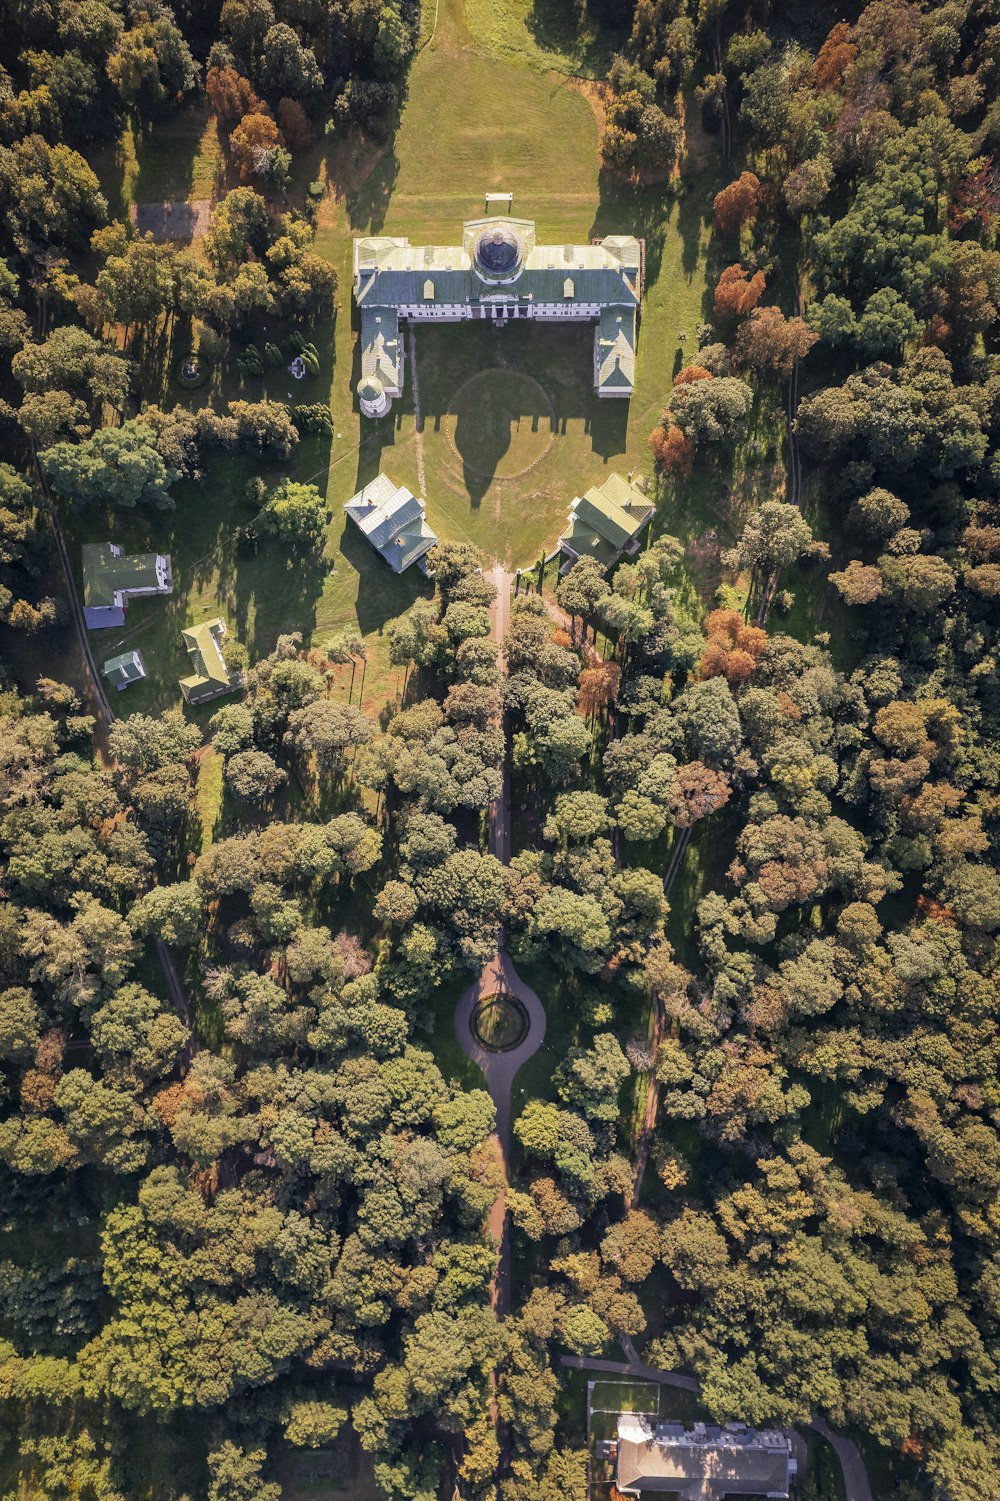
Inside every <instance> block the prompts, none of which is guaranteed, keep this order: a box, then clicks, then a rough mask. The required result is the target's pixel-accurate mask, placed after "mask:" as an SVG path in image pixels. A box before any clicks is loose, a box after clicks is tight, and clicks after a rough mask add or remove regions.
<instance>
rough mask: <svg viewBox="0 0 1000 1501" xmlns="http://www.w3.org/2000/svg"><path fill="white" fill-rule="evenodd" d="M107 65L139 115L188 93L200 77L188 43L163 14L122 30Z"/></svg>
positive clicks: (126, 101)
mask: <svg viewBox="0 0 1000 1501" xmlns="http://www.w3.org/2000/svg"><path fill="white" fill-rule="evenodd" d="M107 68H108V77H109V78H110V79H111V82H112V83H113V84H114V86H115V89H116V90H117V92H118V95H119V97H120V99H121V101H122V103H123V104H124V105H125V106H126V107H127V108H128V109H132V110H135V111H137V112H138V113H139V114H143V113H148V112H149V111H150V110H151V109H152V108H154V107H155V106H156V105H158V104H161V103H162V102H163V101H164V100H167V99H173V98H176V97H177V95H178V94H182V93H187V92H188V91H189V90H190V89H193V88H194V86H195V84H196V82H197V78H198V71H197V68H196V67H195V62H194V58H193V57H192V55H191V50H190V48H189V47H188V45H187V42H186V41H185V40H184V38H183V36H182V35H181V33H180V31H179V30H178V28H177V27H176V26H175V25H174V23H173V21H172V20H171V19H169V17H167V16H162V15H161V16H158V17H157V18H156V19H153V18H152V17H150V18H148V19H146V20H144V21H141V22H140V24H138V25H136V26H134V27H133V28H132V29H131V30H129V31H124V32H122V34H121V36H120V37H119V39H118V42H117V44H116V46H115V48H114V51H113V52H111V53H110V55H109V57H108V63H107Z"/></svg>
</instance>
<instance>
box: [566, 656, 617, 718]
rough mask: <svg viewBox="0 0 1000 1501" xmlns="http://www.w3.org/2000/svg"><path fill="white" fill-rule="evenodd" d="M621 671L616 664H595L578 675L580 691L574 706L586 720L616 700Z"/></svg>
mask: <svg viewBox="0 0 1000 1501" xmlns="http://www.w3.org/2000/svg"><path fill="white" fill-rule="evenodd" d="M621 680H622V670H621V668H620V667H619V666H618V663H617V662H597V663H595V665H594V666H593V667H585V668H584V669H583V671H582V672H581V674H580V691H579V695H578V697H577V701H576V706H577V709H578V710H579V711H580V713H581V714H583V715H585V716H586V717H587V718H588V719H589V718H590V717H591V716H592V715H596V714H599V713H600V712H601V710H602V709H606V708H608V706H609V705H610V704H613V703H616V702H617V700H618V689H619V688H620V686H621Z"/></svg>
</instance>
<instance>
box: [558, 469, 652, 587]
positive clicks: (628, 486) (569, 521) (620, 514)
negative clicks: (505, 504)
mask: <svg viewBox="0 0 1000 1501" xmlns="http://www.w3.org/2000/svg"><path fill="white" fill-rule="evenodd" d="M655 512H656V507H655V506H654V505H653V503H652V501H651V500H650V499H649V496H648V495H647V494H646V492H645V490H644V489H643V488H642V485H641V484H640V483H638V482H637V481H635V480H631V479H624V478H623V477H622V475H620V474H615V473H613V472H612V473H611V474H609V475H608V477H607V479H606V480H605V481H604V483H603V484H602V485H592V486H591V488H590V489H589V490H588V491H587V493H586V494H585V495H578V496H577V497H576V499H575V500H574V501H573V504H572V505H571V506H570V508H569V516H568V517H567V518H566V530H565V531H564V532H563V534H562V536H561V537H560V538H559V551H560V552H562V553H564V554H565V556H566V561H565V562H564V563H563V564H562V572H563V573H565V572H566V570H567V569H568V568H572V566H573V564H574V563H575V562H576V561H577V559H578V558H596V560H597V562H598V563H600V565H601V567H602V568H610V567H611V566H612V565H613V564H614V563H617V562H618V560H619V559H620V558H622V557H624V556H625V554H626V553H629V554H631V553H636V552H638V551H639V534H640V532H641V531H642V529H643V527H644V526H646V525H648V523H649V522H650V521H651V520H652V518H653V516H654V514H655Z"/></svg>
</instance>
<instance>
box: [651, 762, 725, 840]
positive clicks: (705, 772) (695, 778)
mask: <svg viewBox="0 0 1000 1501" xmlns="http://www.w3.org/2000/svg"><path fill="white" fill-rule="evenodd" d="M731 796H732V788H731V787H730V785H729V779H728V778H727V777H725V776H724V775H723V773H722V772H721V771H713V769H712V767H711V766H706V765H705V763H704V761H689V762H688V764H687V765H686V766H679V767H678V768H677V775H676V777H675V778H674V781H673V785H672V787H671V788H670V794H669V796H668V798H667V810H668V812H669V814H670V817H671V819H672V820H673V822H674V824H675V825H676V827H677V828H678V829H689V828H691V827H692V825H693V824H696V823H698V822H699V821H700V820H701V819H703V818H707V817H708V815H709V814H710V813H715V812H717V811H718V809H719V808H722V807H724V805H725V804H726V803H728V801H729V799H730V797H731Z"/></svg>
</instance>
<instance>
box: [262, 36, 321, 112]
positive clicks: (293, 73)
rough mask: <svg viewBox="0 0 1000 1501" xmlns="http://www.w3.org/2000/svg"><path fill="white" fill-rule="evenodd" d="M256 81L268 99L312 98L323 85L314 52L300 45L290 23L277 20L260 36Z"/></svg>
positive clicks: (302, 100) (299, 99)
mask: <svg viewBox="0 0 1000 1501" xmlns="http://www.w3.org/2000/svg"><path fill="white" fill-rule="evenodd" d="M260 81H261V86H262V87H263V89H264V92H265V94H267V95H268V97H269V98H271V99H280V98H282V97H286V98H288V99H297V100H298V101H299V102H300V103H302V102H305V101H308V100H311V99H313V98H314V97H315V96H316V95H317V94H319V93H320V92H321V90H322V88H323V75H322V73H321V72H320V70H319V65H318V64H317V62H316V58H315V55H314V54H313V52H312V51H311V50H310V48H308V47H304V46H303V45H302V43H301V42H300V41H299V39H298V37H297V36H296V35H295V32H294V31H293V30H292V28H291V27H290V26H286V25H284V23H279V24H278V25H276V26H272V27H271V28H270V29H269V31H268V32H267V34H266V36H265V37H264V43H263V46H262V48H261V64H260Z"/></svg>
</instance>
